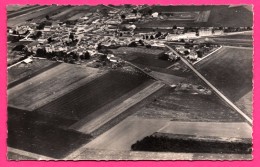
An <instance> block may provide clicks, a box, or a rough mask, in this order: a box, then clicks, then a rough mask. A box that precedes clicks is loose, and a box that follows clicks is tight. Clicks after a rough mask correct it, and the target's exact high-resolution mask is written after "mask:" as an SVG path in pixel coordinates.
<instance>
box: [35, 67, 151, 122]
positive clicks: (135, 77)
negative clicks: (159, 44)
mask: <svg viewBox="0 0 260 167" xmlns="http://www.w3.org/2000/svg"><path fill="white" fill-rule="evenodd" d="M148 79H149V78H148V77H147V76H146V75H139V74H129V73H125V72H122V71H110V72H109V73H106V74H104V75H102V76H101V77H98V78H96V79H95V80H93V81H91V82H89V83H87V84H85V85H83V86H81V87H79V88H78V89H75V90H74V91H71V92H69V93H67V94H66V95H64V96H62V97H60V98H58V99H56V100H54V101H52V102H50V103H48V104H46V105H44V106H42V107H41V108H39V109H38V110H39V111H42V112H48V113H51V114H53V115H57V116H60V117H62V118H68V119H75V120H80V119H81V118H83V117H85V116H87V115H88V114H90V113H93V112H94V111H96V110H97V109H99V108H101V107H103V106H104V105H106V104H108V103H110V102H112V101H113V100H115V99H117V98H120V97H121V96H123V95H124V94H125V93H127V92H129V91H131V90H132V89H134V88H136V87H137V86H139V85H140V84H142V83H144V82H145V81H147V80H148Z"/></svg>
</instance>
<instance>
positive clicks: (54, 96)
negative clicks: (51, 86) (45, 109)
mask: <svg viewBox="0 0 260 167" xmlns="http://www.w3.org/2000/svg"><path fill="white" fill-rule="evenodd" d="M104 74H105V72H104V73H97V74H91V75H90V76H87V77H86V78H83V79H82V80H80V81H78V82H76V83H73V84H71V85H68V86H67V87H66V89H65V90H61V91H58V92H55V93H54V94H52V95H51V96H48V98H44V99H41V100H39V101H37V102H34V104H32V105H30V106H28V108H29V109H30V110H35V109H37V108H40V107H42V106H44V105H45V104H48V103H50V102H52V101H54V100H56V99H58V98H59V97H61V96H63V95H65V94H67V93H68V92H71V91H73V90H75V89H77V88H79V87H80V86H82V85H84V84H87V83H89V82H91V81H93V80H94V79H96V78H97V77H100V76H101V75H104Z"/></svg>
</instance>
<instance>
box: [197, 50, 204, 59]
mask: <svg viewBox="0 0 260 167" xmlns="http://www.w3.org/2000/svg"><path fill="white" fill-rule="evenodd" d="M197 55H198V57H199V58H201V57H202V56H203V54H202V52H201V51H200V50H199V51H197Z"/></svg>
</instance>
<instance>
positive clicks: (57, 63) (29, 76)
mask: <svg viewBox="0 0 260 167" xmlns="http://www.w3.org/2000/svg"><path fill="white" fill-rule="evenodd" d="M59 64H60V63H59V62H55V63H53V64H51V65H50V66H47V67H45V68H42V69H40V70H38V71H36V72H34V73H32V74H31V75H27V76H26V77H23V78H21V79H19V80H17V81H14V82H11V83H10V84H8V86H7V88H8V89H10V88H12V87H14V86H16V85H19V84H20V83H22V82H24V81H26V80H28V79H30V78H32V77H35V76H36V75H39V74H41V73H43V72H44V71H47V70H48V69H51V68H53V67H56V66H57V65H59Z"/></svg>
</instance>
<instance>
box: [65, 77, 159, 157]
mask: <svg viewBox="0 0 260 167" xmlns="http://www.w3.org/2000/svg"><path fill="white" fill-rule="evenodd" d="M163 86H164V84H163V83H162V82H160V81H156V82H154V83H153V84H151V85H149V86H148V87H146V88H144V89H143V90H142V91H140V92H138V93H136V94H134V95H133V96H131V97H129V98H128V99H126V100H124V101H123V102H122V103H121V104H119V105H117V106H115V107H113V108H112V109H110V111H108V112H107V113H106V114H104V115H101V116H100V117H98V118H97V119H94V120H93V121H90V122H87V123H86V124H85V125H83V126H87V127H90V128H88V129H87V131H88V132H89V133H90V132H92V131H94V130H95V129H97V128H99V127H101V126H102V125H104V124H105V123H107V122H108V121H110V120H111V119H113V118H115V117H116V116H118V115H119V114H121V113H123V112H124V111H126V110H127V109H129V108H130V107H132V106H133V105H135V104H137V103H138V102H140V101H141V100H143V99H145V98H146V97H148V96H150V95H151V94H153V93H154V92H156V91H157V90H159V89H161V88H162V87H163ZM151 88H152V89H153V90H150V89H151ZM129 100H130V102H129ZM89 125H90V126H89ZM72 126H73V125H72ZM83 126H82V127H83ZM93 128H94V130H93ZM79 131H80V130H79ZM84 131H86V130H84ZM80 132H82V131H80ZM82 133H84V132H82ZM88 144H89V143H87V144H85V145H84V146H82V147H80V148H79V149H77V150H75V151H74V152H72V153H71V154H69V155H68V156H66V157H65V158H64V159H67V160H70V159H74V158H76V157H77V156H79V155H80V154H81V153H82V152H84V151H85V150H86V149H87V146H88Z"/></svg>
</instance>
